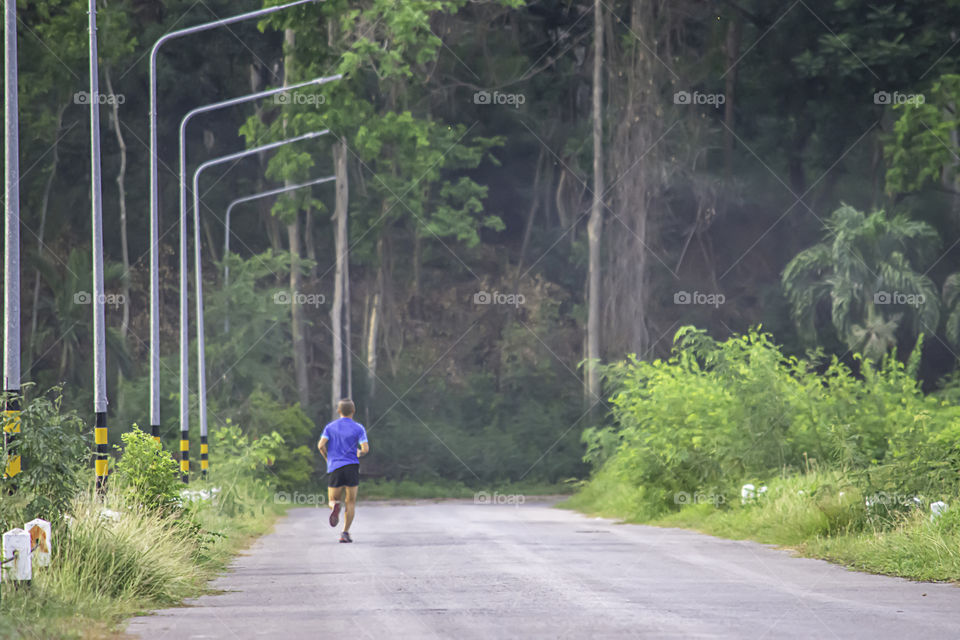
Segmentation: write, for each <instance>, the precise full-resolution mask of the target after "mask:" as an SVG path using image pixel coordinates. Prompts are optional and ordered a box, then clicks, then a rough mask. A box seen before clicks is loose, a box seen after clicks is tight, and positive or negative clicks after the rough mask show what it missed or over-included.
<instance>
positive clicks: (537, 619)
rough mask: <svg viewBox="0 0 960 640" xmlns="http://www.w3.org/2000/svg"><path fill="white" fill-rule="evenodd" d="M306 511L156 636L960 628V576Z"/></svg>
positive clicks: (677, 538)
mask: <svg viewBox="0 0 960 640" xmlns="http://www.w3.org/2000/svg"><path fill="white" fill-rule="evenodd" d="M327 513H328V511H327V509H326V508H320V509H315V508H313V509H295V510H291V511H290V513H289V515H288V516H287V517H285V518H283V519H282V520H281V521H280V522H279V523H278V524H277V527H276V529H275V531H274V532H273V533H271V534H269V535H267V536H265V537H263V538H261V539H260V540H258V541H257V542H256V543H255V544H254V545H253V546H252V547H251V548H250V550H249V551H248V552H247V553H246V554H244V555H243V556H241V557H239V558H237V559H236V560H235V561H234V563H233V565H232V567H231V570H230V571H229V572H228V573H227V574H225V575H224V576H222V577H220V578H218V579H217V580H216V581H214V583H213V587H214V588H216V589H220V590H223V592H224V593H222V594H221V595H210V596H203V597H201V598H197V599H195V600H192V601H189V602H188V603H187V606H186V607H181V608H176V609H166V610H163V611H158V612H156V613H155V614H154V615H151V616H145V617H140V618H135V619H134V620H132V621H131V623H130V625H129V627H128V632H129V633H131V634H134V635H139V636H140V637H143V638H149V639H159V638H170V639H176V640H180V639H186V638H226V639H236V638H260V637H265V638H283V639H285V640H286V639H299V638H310V639H314V638H347V639H350V640H353V639H354V638H391V639H392V638H455V639H456V640H465V639H467V638H484V639H487V638H577V639H578V640H585V639H593V638H771V639H773V638H776V639H780V638H804V639H808V638H843V639H847V638H869V639H871V640H881V639H885V638H897V639H900V638H924V639H933V638H960V606H958V605H960V588H957V587H954V586H950V585H943V584H922V583H912V582H909V581H906V580H901V579H897V578H888V577H882V576H873V575H868V574H863V573H857V572H853V571H848V570H846V569H844V568H842V567H839V566H834V565H831V564H828V563H826V562H821V561H818V560H808V559H803V558H795V557H792V556H791V554H790V553H789V552H787V551H782V550H777V549H773V548H770V547H767V546H764V545H760V544H756V543H752V542H735V541H728V540H721V539H717V538H712V537H709V536H705V535H701V534H697V533H692V532H689V531H682V530H677V529H660V528H655V527H644V526H636V525H620V524H615V523H614V522H612V521H610V520H602V519H594V518H588V517H584V516H582V515H579V514H576V513H571V512H568V511H565V510H561V509H556V508H551V507H550V505H549V504H547V503H543V502H541V503H532V502H529V501H528V502H527V503H526V504H523V505H520V506H515V505H513V506H507V505H475V504H473V503H472V502H469V503H467V502H440V503H428V502H418V503H410V504H398V503H367V504H364V503H362V502H361V504H360V507H359V509H358V512H357V520H356V522H355V523H354V526H353V531H352V533H353V534H354V540H355V542H354V544H338V542H337V535H336V533H335V532H334V531H333V530H332V529H331V528H330V527H329V525H328V524H327V521H326V518H327Z"/></svg>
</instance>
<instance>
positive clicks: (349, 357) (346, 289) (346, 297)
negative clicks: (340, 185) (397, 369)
mask: <svg viewBox="0 0 960 640" xmlns="http://www.w3.org/2000/svg"><path fill="white" fill-rule="evenodd" d="M341 232H342V233H343V238H342V239H341V240H342V242H343V253H344V256H343V358H344V360H345V361H346V365H347V372H346V376H347V385H346V386H347V396H346V397H348V398H353V350H352V349H351V348H350V344H351V340H350V307H351V305H350V246H349V242H350V230H349V229H348V228H347V216H346V215H344V217H343V228H342V230H341V228H340V226H339V224H338V226H337V233H341Z"/></svg>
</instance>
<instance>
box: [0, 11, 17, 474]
mask: <svg viewBox="0 0 960 640" xmlns="http://www.w3.org/2000/svg"><path fill="white" fill-rule="evenodd" d="M3 7H4V22H3V41H4V51H5V56H4V65H3V78H4V101H3V119H4V127H5V135H4V145H3V156H4V160H5V166H6V178H5V184H4V200H3V203H4V223H3V225H4V235H5V240H6V242H5V244H4V245H3V280H4V281H3V391H5V392H6V399H5V402H4V406H3V422H2V426H0V428H2V438H3V441H4V444H5V446H6V447H7V448H8V450H9V451H11V453H10V455H9V456H8V458H7V465H6V468H5V469H4V472H3V476H4V477H5V478H13V477H14V476H16V475H17V474H18V473H20V462H21V458H20V453H19V451H18V450H17V447H16V446H15V443H16V438H17V437H18V436H19V434H20V124H19V114H18V95H17V3H16V2H4V3H3Z"/></svg>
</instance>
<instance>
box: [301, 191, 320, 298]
mask: <svg viewBox="0 0 960 640" xmlns="http://www.w3.org/2000/svg"><path fill="white" fill-rule="evenodd" d="M305 213H306V218H305V219H304V225H303V244H304V246H305V248H306V250H307V257H308V258H310V261H311V262H312V263H313V266H312V267H310V279H311V280H316V279H317V274H318V273H319V271H318V269H319V263H318V262H317V239H316V238H315V237H314V233H313V223H314V220H313V207H312V206H311V205H310V204H309V203H308V204H307V210H306V212H305Z"/></svg>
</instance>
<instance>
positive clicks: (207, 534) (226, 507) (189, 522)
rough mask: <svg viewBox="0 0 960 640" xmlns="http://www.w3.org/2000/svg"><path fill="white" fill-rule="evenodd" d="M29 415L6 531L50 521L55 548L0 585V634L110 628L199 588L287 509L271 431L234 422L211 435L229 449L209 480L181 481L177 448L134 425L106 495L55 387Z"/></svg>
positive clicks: (105, 632) (5, 505) (5, 513)
mask: <svg viewBox="0 0 960 640" xmlns="http://www.w3.org/2000/svg"><path fill="white" fill-rule="evenodd" d="M23 416H24V423H25V424H24V427H25V428H24V431H23V432H24V435H25V441H24V444H23V449H22V452H23V454H24V456H25V458H26V459H27V460H29V461H31V462H32V464H29V465H27V466H26V467H25V471H24V472H23V473H22V474H21V475H20V476H18V477H17V478H18V480H19V483H20V485H19V487H18V490H17V491H16V492H15V493H12V494H7V493H6V492H5V493H4V495H3V498H2V500H0V528H2V530H4V531H6V530H8V529H10V528H13V527H22V526H23V523H24V522H27V521H29V520H31V519H33V518H35V517H43V518H45V519H48V520H50V521H51V523H52V526H53V533H52V538H53V541H52V542H53V544H52V545H51V546H52V552H53V554H52V558H51V566H49V567H46V568H35V569H34V579H33V581H32V583H31V584H30V586H29V587H15V586H14V583H11V582H8V581H4V582H3V583H2V584H0V589H2V603H0V638H4V639H6V638H43V639H45V640H46V639H52V638H100V637H114V634H115V632H116V631H117V629H118V627H119V626H120V625H121V623H122V621H123V620H124V619H125V618H127V617H129V616H132V615H135V614H137V613H141V612H146V611H148V610H150V609H153V608H157V607H163V606H172V605H176V604H177V603H179V602H181V601H182V600H183V599H184V598H187V597H191V596H196V595H200V594H202V593H203V592H204V591H205V590H206V589H207V587H206V583H207V581H208V580H209V579H210V578H212V577H214V575H216V573H217V572H219V571H220V570H222V569H223V568H224V566H225V565H226V563H227V562H228V560H229V559H230V558H231V557H232V555H233V554H234V553H236V551H238V550H239V549H240V548H242V547H243V546H245V545H246V544H248V543H249V541H250V540H252V539H253V538H254V537H255V536H258V535H261V534H263V533H265V532H266V531H268V530H269V528H270V527H271V525H272V523H273V522H274V520H275V519H276V517H277V515H279V514H280V513H282V510H283V506H282V505H280V504H277V502H276V500H275V499H274V494H275V487H276V476H275V475H274V474H273V473H272V472H271V471H270V469H269V466H268V464H269V463H270V462H271V457H273V456H275V455H276V451H277V450H278V447H279V445H281V444H282V439H281V438H279V437H278V436H276V434H272V435H269V436H262V437H260V438H258V439H256V440H250V439H247V438H245V437H242V436H239V435H238V434H237V431H238V429H237V428H236V427H233V428H232V429H231V428H225V429H223V430H222V431H219V432H216V434H212V435H214V438H213V439H214V440H215V441H217V442H219V443H220V444H221V449H220V451H221V452H223V453H222V454H221V455H220V456H218V458H217V464H216V465H213V466H212V468H211V472H210V477H209V480H208V481H200V482H198V481H194V482H192V483H191V484H190V485H189V489H187V490H184V485H183V484H182V482H181V480H180V476H179V465H178V463H177V462H176V461H175V460H174V459H173V457H172V456H171V455H170V453H169V452H166V451H164V450H163V449H162V448H161V447H160V445H159V444H157V443H156V442H155V441H154V440H153V438H152V437H150V436H149V435H147V434H145V433H143V432H142V431H140V430H139V429H136V428H134V429H133V430H131V431H129V432H128V433H125V434H124V436H123V448H122V453H121V454H120V456H119V459H118V461H117V463H116V465H115V469H114V473H113V474H112V475H111V476H110V479H109V488H108V490H107V491H106V493H105V494H103V495H101V494H98V492H97V491H96V489H95V488H94V487H93V485H92V472H91V471H90V469H89V468H88V465H87V463H88V457H89V451H90V449H89V443H88V442H87V440H88V437H87V436H86V435H85V433H84V431H83V429H82V422H81V420H80V419H79V418H78V417H77V416H76V415H74V414H72V413H61V411H60V410H59V399H58V396H57V395H56V390H54V392H53V394H52V395H47V396H41V397H39V398H37V399H35V400H33V401H32V402H31V403H30V404H29V406H28V407H27V408H26V410H25V411H24V413H23ZM227 453H228V454H229V455H226V454H227ZM41 454H42V456H43V457H40V456H41ZM41 461H43V462H44V464H41Z"/></svg>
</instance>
